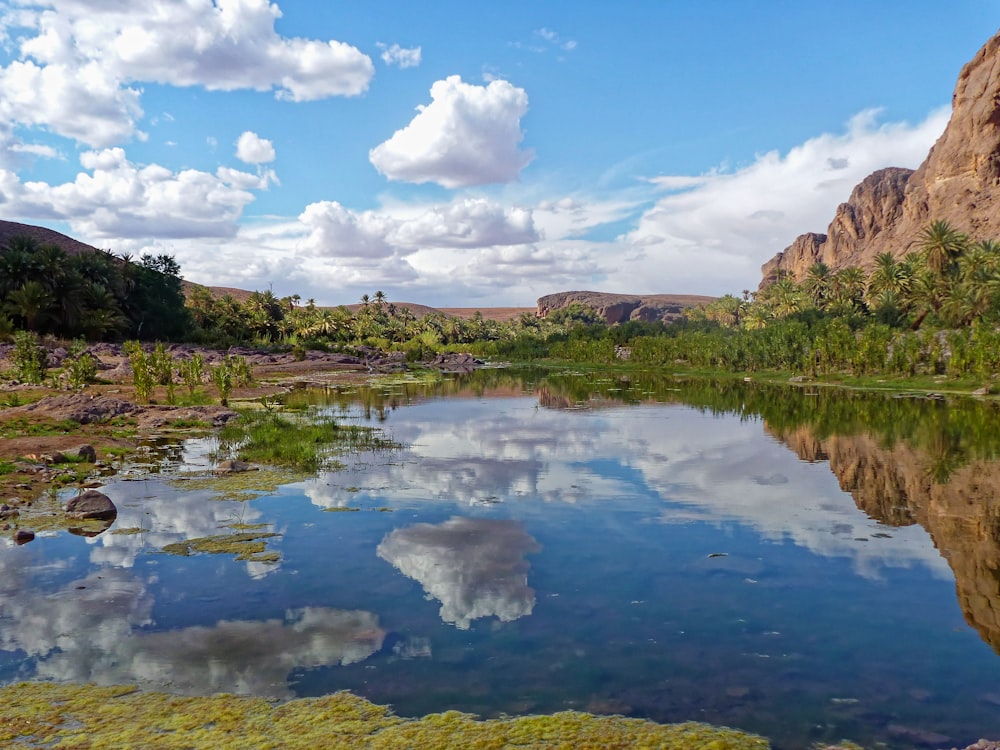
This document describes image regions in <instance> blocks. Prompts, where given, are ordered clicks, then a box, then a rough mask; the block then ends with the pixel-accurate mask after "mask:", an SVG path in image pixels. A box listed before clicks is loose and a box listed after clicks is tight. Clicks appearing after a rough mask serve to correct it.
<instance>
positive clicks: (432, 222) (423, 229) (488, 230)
mask: <svg viewBox="0 0 1000 750" xmlns="http://www.w3.org/2000/svg"><path fill="white" fill-rule="evenodd" d="M392 239H393V241H394V242H396V243H397V244H399V245H400V246H402V247H408V248H411V249H419V248H421V247H427V246H433V247H490V246H494V245H514V244H520V243H525V242H535V241H536V240H538V239H540V237H539V234H538V230H537V229H536V228H535V222H534V218H533V216H532V211H531V210H530V209H527V208H517V207H511V208H508V207H505V206H502V205H501V204H499V203H496V202H493V201H489V200H486V199H484V198H466V199H463V200H456V201H454V202H452V203H449V204H445V205H440V206H432V207H430V208H429V209H427V210H426V211H425V212H424V213H423V214H421V215H420V216H418V217H416V218H415V219H412V220H409V221H405V222H403V223H402V224H401V225H400V226H399V228H398V229H397V230H396V231H395V232H393V234H392Z"/></svg>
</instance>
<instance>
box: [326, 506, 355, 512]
mask: <svg viewBox="0 0 1000 750" xmlns="http://www.w3.org/2000/svg"><path fill="white" fill-rule="evenodd" d="M323 510H324V511H325V512H326V513H357V512H358V511H359V510H361V508H341V507H333V508H323Z"/></svg>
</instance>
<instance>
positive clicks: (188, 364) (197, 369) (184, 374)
mask: <svg viewBox="0 0 1000 750" xmlns="http://www.w3.org/2000/svg"><path fill="white" fill-rule="evenodd" d="M180 371H181V378H182V379H183V380H184V385H186V386H187V389H188V393H189V394H190V395H192V396H193V395H194V392H195V390H196V389H197V388H198V386H200V385H201V381H202V380H203V379H204V377H205V358H204V357H203V356H201V354H199V353H198V352H195V353H194V354H192V355H191V358H190V359H186V360H182V361H181V364H180Z"/></svg>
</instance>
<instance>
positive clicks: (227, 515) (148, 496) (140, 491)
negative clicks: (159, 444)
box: [89, 480, 279, 578]
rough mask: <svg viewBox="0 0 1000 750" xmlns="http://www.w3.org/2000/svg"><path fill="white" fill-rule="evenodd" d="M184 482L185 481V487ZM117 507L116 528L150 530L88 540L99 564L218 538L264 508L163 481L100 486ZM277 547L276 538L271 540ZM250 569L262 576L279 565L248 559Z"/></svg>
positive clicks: (125, 563) (127, 564)
mask: <svg viewBox="0 0 1000 750" xmlns="http://www.w3.org/2000/svg"><path fill="white" fill-rule="evenodd" d="M181 486H183V485H181ZM101 491H102V492H104V493H105V494H107V495H108V497H110V498H111V500H112V501H113V502H114V503H115V505H116V506H117V507H118V518H117V519H116V521H115V524H114V527H113V528H112V532H113V531H114V530H115V529H130V528H137V529H148V531H145V532H143V533H141V534H115V533H111V532H105V533H104V534H101V535H100V536H98V537H95V538H93V539H91V540H89V543H90V544H92V545H94V548H93V549H92V550H91V553H90V560H91V562H92V563H94V564H105V565H112V566H114V567H117V568H131V567H132V566H133V565H134V564H135V560H136V557H138V555H139V554H140V553H142V552H144V551H155V550H160V549H163V547H165V546H166V545H168V544H171V543H173V542H178V541H182V540H185V539H196V538H199V537H206V536H215V535H217V534H222V533H225V532H226V528H225V527H226V526H229V525H231V524H233V523H235V522H237V521H238V522H240V523H255V522H258V521H259V519H260V518H261V512H260V511H259V510H257V508H256V507H254V506H253V505H252V504H251V503H246V502H244V503H241V502H237V501H233V500H215V499H213V498H214V497H215V495H214V494H213V493H212V492H210V491H207V490H200V491H196V492H183V491H178V489H177V488H176V487H174V486H171V485H169V484H167V483H165V482H162V481H160V480H149V481H145V482H115V483H112V484H109V485H108V486H106V487H103V488H102V489H101ZM269 541H270V544H271V545H273V544H274V543H276V542H277V539H271V540H269ZM246 567H247V573H248V574H249V575H250V576H251V577H252V578H260V577H262V576H264V575H267V574H268V573H273V572H274V571H275V570H277V569H278V567H279V565H278V564H268V565H261V564H260V563H253V562H247V563H246Z"/></svg>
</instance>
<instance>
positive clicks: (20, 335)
mask: <svg viewBox="0 0 1000 750" xmlns="http://www.w3.org/2000/svg"><path fill="white" fill-rule="evenodd" d="M11 357H12V362H13V364H14V376H15V377H16V378H17V379H18V380H20V381H22V382H24V383H36V384H37V383H41V382H42V381H43V380H44V379H45V369H46V368H47V367H48V366H49V355H48V353H47V352H46V351H45V349H44V348H43V347H41V346H39V345H38V337H37V336H36V335H35V334H34V333H32V332H31V331H18V332H17V333H15V334H14V351H13V353H12V354H11Z"/></svg>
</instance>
